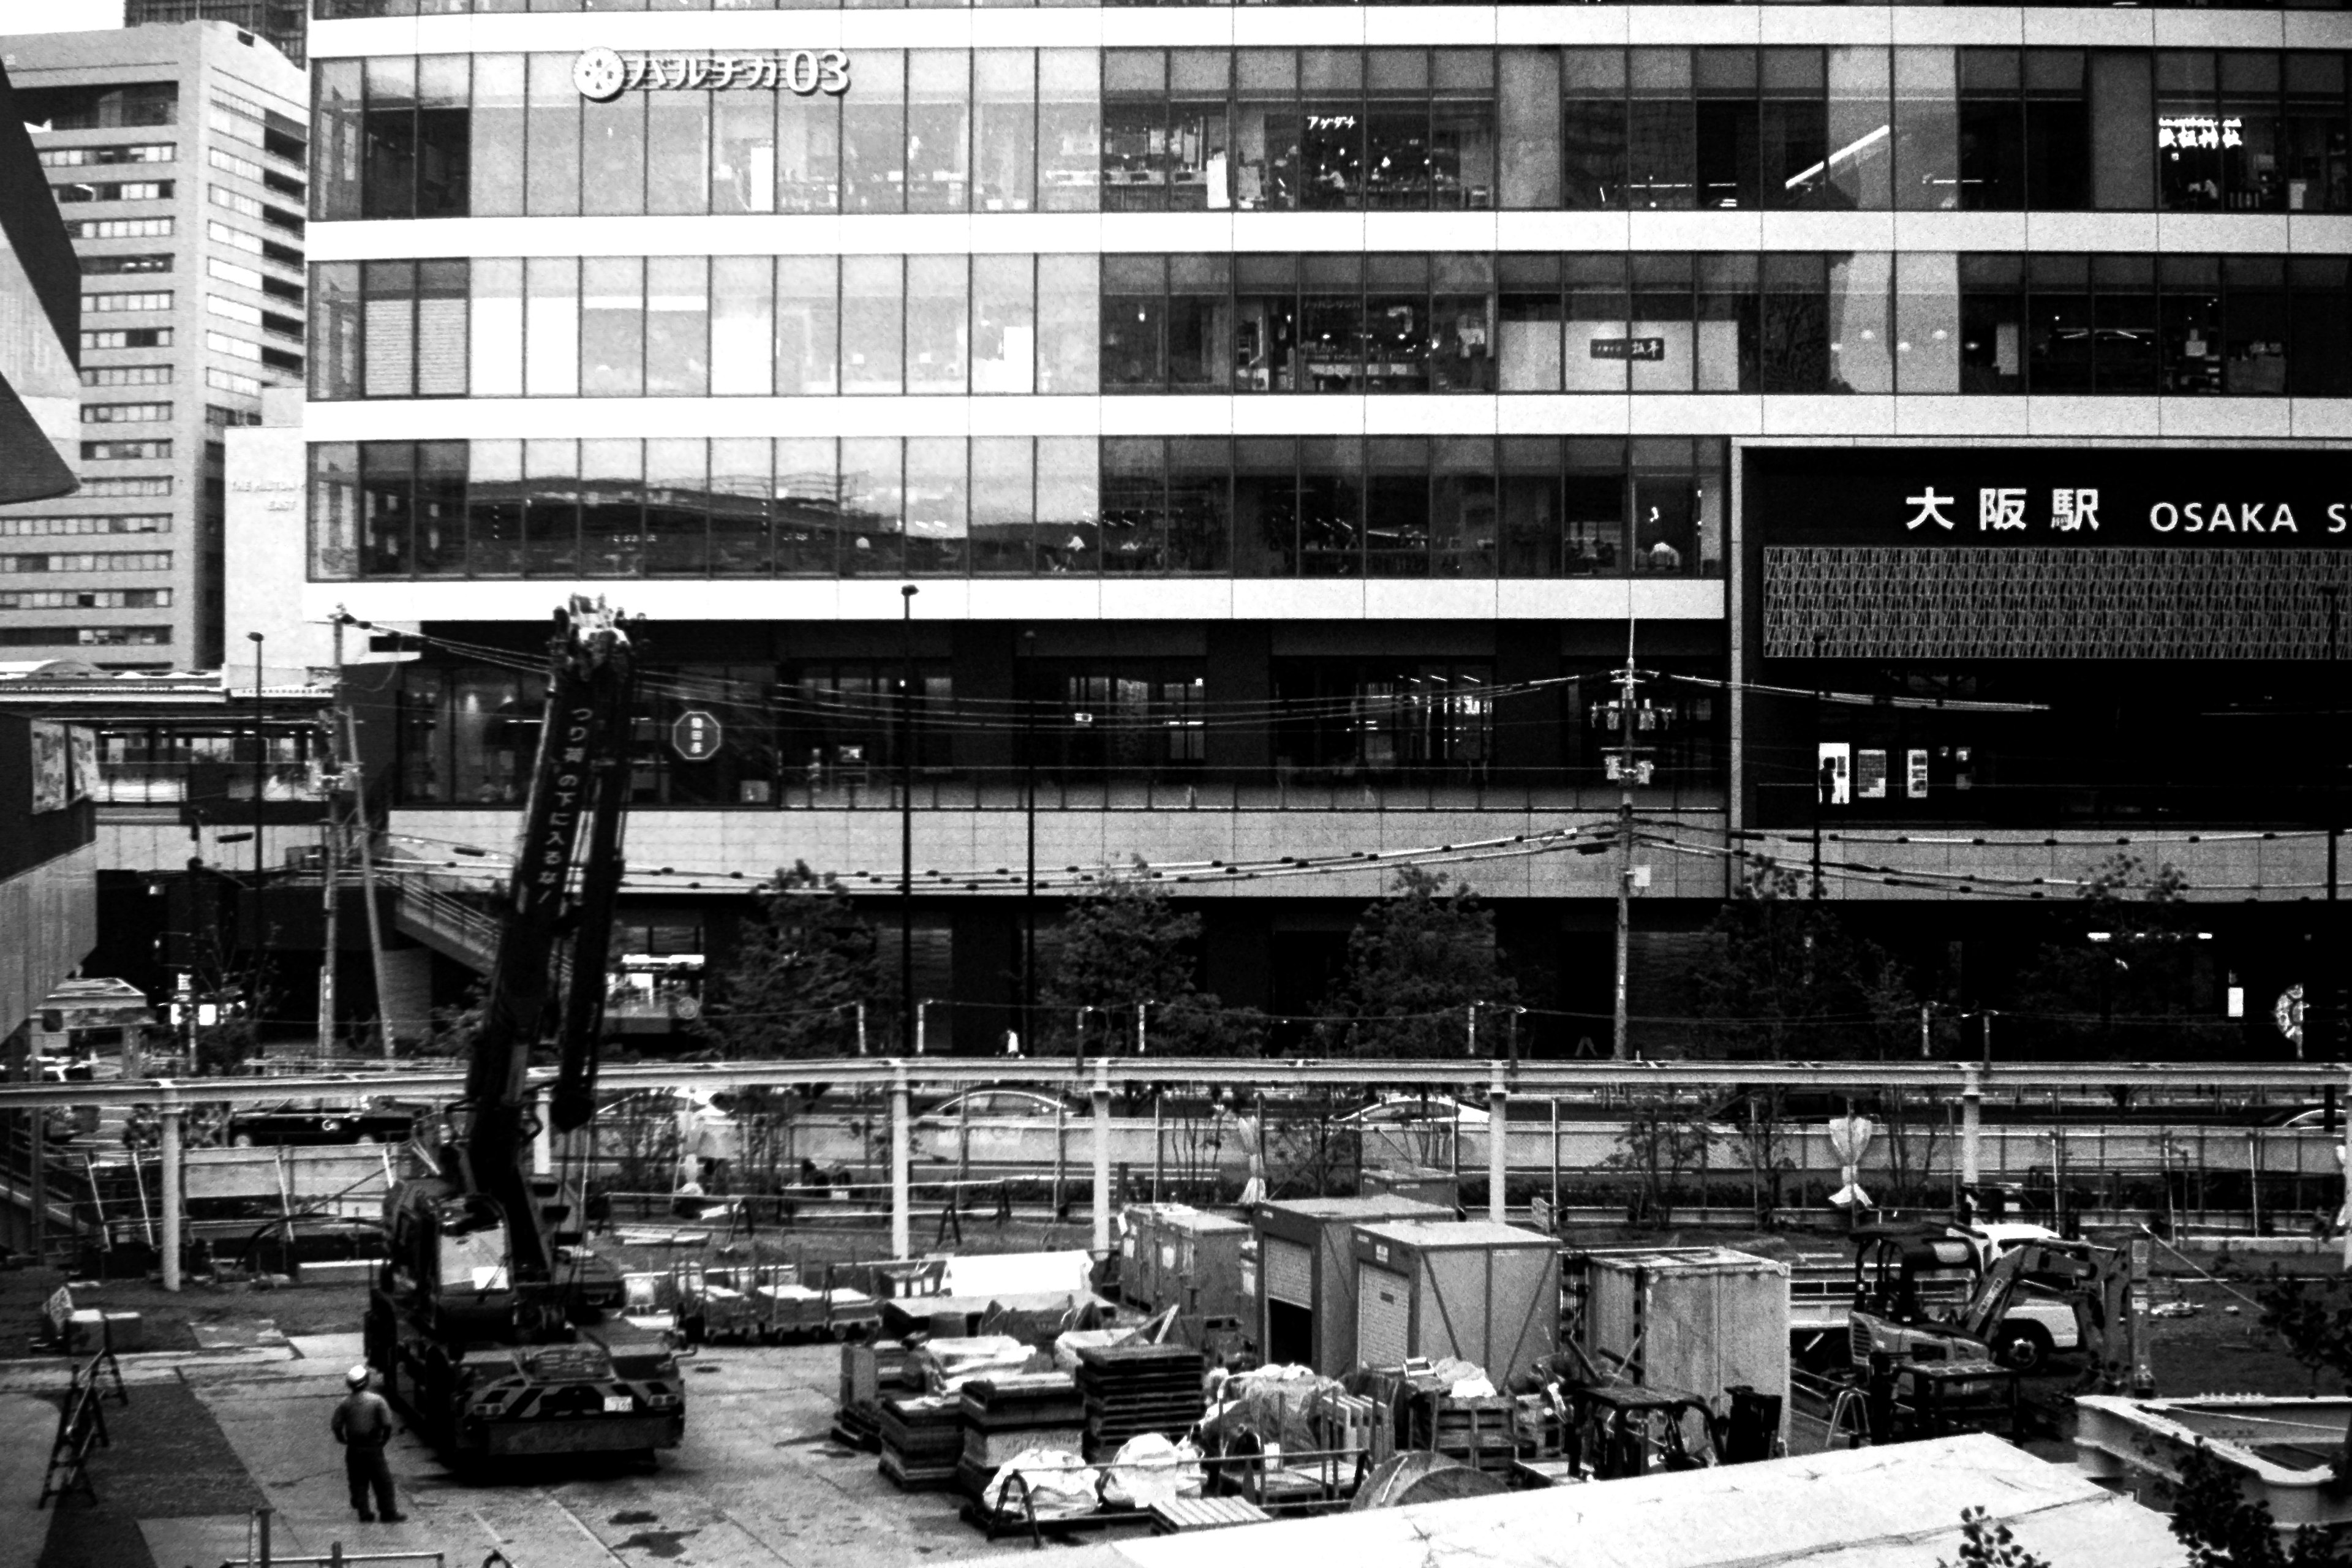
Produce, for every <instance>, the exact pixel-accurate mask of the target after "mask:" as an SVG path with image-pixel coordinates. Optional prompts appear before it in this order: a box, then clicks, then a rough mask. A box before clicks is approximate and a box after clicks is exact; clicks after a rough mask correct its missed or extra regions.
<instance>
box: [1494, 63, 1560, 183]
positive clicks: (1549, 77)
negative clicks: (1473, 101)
mask: <svg viewBox="0 0 2352 1568" xmlns="http://www.w3.org/2000/svg"><path fill="white" fill-rule="evenodd" d="M1560 103H1561V99H1560V90H1559V54H1558V53H1557V52H1555V51H1554V50H1551V49H1505V50H1504V51H1503V60H1502V93H1501V105H1502V107H1501V110H1500V113H1501V125H1502V135H1501V140H1502V158H1503V171H1502V195H1503V205H1505V206H1507V207H1528V208H1536V209H1538V210H1540V209H1543V208H1548V207H1556V206H1559V205H1560V195H1559V171H1560V142H1559V127H1560Z"/></svg>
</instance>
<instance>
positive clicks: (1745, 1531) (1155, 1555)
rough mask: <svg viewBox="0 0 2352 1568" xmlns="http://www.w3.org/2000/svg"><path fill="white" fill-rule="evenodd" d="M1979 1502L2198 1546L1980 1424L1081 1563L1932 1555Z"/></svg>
mask: <svg viewBox="0 0 2352 1568" xmlns="http://www.w3.org/2000/svg"><path fill="white" fill-rule="evenodd" d="M1970 1508H1981V1509H1983V1510H1986V1511H1987V1512H1988V1513H1989V1514H1990V1516H1991V1518H1992V1520H1993V1521H1995V1522H1997V1523H2001V1524H2006V1525H2008V1526H2009V1528H2010V1530H2011V1531H2012V1532H2013V1533H2014V1534H2015V1536H2016V1538H2017V1541H2018V1542H2019V1544H2020V1545H2021V1546H2023V1547H2025V1548H2026V1549H2027V1550H2029V1551H2031V1552H2035V1553H2037V1554H2039V1555H2041V1556H2042V1557H2045V1558H2047V1559H2049V1561H2050V1563H2051V1564H2052V1568H2099V1565H2102V1564H2105V1563H2130V1564H2132V1568H2185V1564H2186V1563H2188V1561H2189V1558H2188V1554H2187V1552H2184V1551H2183V1550H2182V1549H2181V1547H2180V1545H2179V1543H2178V1542H2175V1541H2174V1540H2173V1539H2172V1533H2171V1531H2170V1530H2169V1528H2168V1525H2167V1523H2166V1520H2165V1517H2164V1516H2163V1515H2162V1514H2159V1513H2157V1512H2155V1511H2154V1510H2150V1509H2147V1508H2143V1507H2142V1506H2140V1505H2139V1504H2138V1503H2137V1502H2134V1501H2132V1500H2129V1499H2128V1498H2124V1497H2119V1496H2117V1495H2116V1494H2115V1493H2113V1492H2110V1491H2107V1490H2105V1489H2103V1488H2101V1487H2099V1486H2098V1485H2097V1484H2095V1482H2093V1481H2091V1480H2090V1479H2087V1478H2086V1477H2084V1475H2082V1474H2081V1473H2080V1472H2079V1471H2077V1470H2075V1469H2074V1468H2073V1467H2071V1466H2066V1465H2053V1464H2051V1463H2049V1462H2047V1461H2046V1460H2042V1459H2037V1458H2034V1457H2033V1456H2032V1455H2031V1454H2028V1453H2026V1452H2025V1451H2024V1450H2023V1449H2021V1448H2016V1447H2011V1446H2010V1445H2009V1444H2007V1443H2005V1442H2003V1441H2001V1440H2000V1438H1998V1437H1994V1436H1989V1435H1987V1434H1984V1433H1975V1434H1971V1435H1969V1436H1963V1437H1945V1438H1939V1439H1937V1440H1935V1441H1932V1442H1923V1443H1898V1444H1893V1445H1890V1446H1888V1447H1879V1448H1853V1449H1842V1450H1839V1451H1836V1452H1833V1453H1826V1454H1814V1455H1808V1456H1806V1457H1803V1458H1787V1459H1773V1460H1769V1461H1767V1462H1765V1463H1762V1464H1755V1465H1728V1466H1722V1467H1718V1468H1712V1469H1705V1470H1686V1471H1682V1472H1679V1473H1668V1474H1660V1475H1654V1476H1644V1477H1642V1478H1640V1479H1634V1480H1622V1481H1599V1482H1593V1483H1591V1484H1588V1485H1584V1486H1574V1487H1557V1488H1553V1489H1550V1490H1547V1491H1528V1492H1510V1493H1507V1494H1505V1495H1503V1496H1500V1497H1486V1498H1467V1499H1463V1500H1458V1501H1454V1502H1436V1503H1423V1504H1418V1505H1416V1506H1413V1507H1410V1508H1397V1509H1381V1510H1373V1511H1370V1512H1367V1513H1345V1514H1330V1515H1326V1516H1325V1517H1323V1518H1320V1519H1310V1520H1299V1521H1286V1522H1282V1523H1276V1524H1267V1525H1256V1526H1252V1527H1249V1528H1246V1529H1239V1530H1220V1531H1215V1532H1213V1534H1209V1535H1205V1536H1185V1535H1175V1536H1163V1537H1159V1538H1156V1539H1139V1540H1135V1541H1128V1542H1118V1543H1117V1544H1115V1545H1108V1546H1105V1547H1103V1548H1101V1549H1099V1550H1098V1551H1096V1552H1087V1553H1085V1554H1083V1555H1084V1562H1083V1563H1082V1564H1081V1568H1199V1565H1201V1564H1202V1563H1204V1562H1205V1561H1207V1560H1208V1559H1209V1558H1211V1557H1213V1558H1214V1560H1215V1563H1216V1568H1297V1564H1298V1563H1347V1564H1348V1565H1349V1568H1430V1564H1433V1563H1463V1564H1468V1563H1477V1564H1480V1565H1481V1568H1732V1565H1733V1564H1739V1565H1742V1568H1752V1565H1755V1564H1760V1563H1770V1564H1772V1568H1937V1563H1950V1562H1954V1561H1956V1560H1957V1559H1958V1556H1959V1547H1960V1542H1961V1533H1960V1512H1961V1510H1963V1509H1970ZM1062 1561H1063V1562H1064V1563H1065V1564H1067V1563H1068V1559H1067V1557H1065V1558H1064V1559H1063V1560H1062Z"/></svg>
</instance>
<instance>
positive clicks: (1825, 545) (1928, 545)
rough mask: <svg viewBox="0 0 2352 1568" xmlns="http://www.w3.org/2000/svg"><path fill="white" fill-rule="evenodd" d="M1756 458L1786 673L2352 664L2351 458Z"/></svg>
mask: <svg viewBox="0 0 2352 1568" xmlns="http://www.w3.org/2000/svg"><path fill="white" fill-rule="evenodd" d="M1742 460H1743V463H1744V465H1745V467H1744V468H1743V477H1744V483H1743V485H1742V488H1741V498H1740V528H1741V532H1742V536H1743V539H1744V540H1745V541H1746V542H1747V544H1748V548H1749V549H1751V550H1753V551H1756V552H1759V553H1760V557H1761V566H1762V576H1761V581H1760V584H1759V587H1760V589H1761V592H1760V593H1759V595H1757V599H1758V602H1759V604H1760V605H1761V606H1762V611H1763V617H1762V618H1763V626H1762V633H1763V635H1762V642H1761V645H1760V651H1761V653H1762V654H1763V656H1764V657H1765V658H1840V659H1852V658H1868V659H1896V660H1901V659H1936V660H1949V659H2101V660H2116V659H2262V660H2284V659H2296V660H2302V659H2324V658H2328V657H2330V655H2331V653H2333V654H2336V655H2337V656H2339V657H2340V656H2341V655H2342V654H2344V653H2345V652H2347V651H2352V649H2347V648H2346V647H2339V646H2337V645H2338V644H2341V643H2343V642H2344V641H2345V632H2344V629H2343V627H2342V626H2341V623H2340V620H2339V618H2338V617H2337V616H2336V615H2335V614H2334V613H2333V606H2332V602H2331V599H2330V597H2329V594H2330V591H2331V590H2334V591H2336V593H2337V594H2338V595H2339V596H2340V595H2341V593H2342V591H2343V590H2345V589H2347V588H2352V463H2347V462H2346V461H2345V460H2344V458H2343V457H2342V455H2341V454H2339V453H2336V452H2319V451H2313V450H2308V449H2294V448H2284V447H2238V448H2231V449H2227V450H2221V449H2211V448H2207V449H2187V448H2179V449H2170V450H2154V449H2149V448H2147V447H1909V448H1905V447H1843V448H1824V447H1751V448H1749V449H1748V450H1747V451H1746V452H1745V453H1744V454H1743V458H1742ZM1748 560H1749V561H1750V562H1751V563H1754V562H1755V561H1756V560H1757V555H1756V554H1751V555H1749V556H1748ZM2254 606H2259V608H2258V609H2257V608H2254Z"/></svg>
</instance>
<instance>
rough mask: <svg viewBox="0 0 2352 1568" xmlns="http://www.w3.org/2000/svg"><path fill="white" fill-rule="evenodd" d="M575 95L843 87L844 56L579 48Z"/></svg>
mask: <svg viewBox="0 0 2352 1568" xmlns="http://www.w3.org/2000/svg"><path fill="white" fill-rule="evenodd" d="M572 86H574V87H576V88H578V89H580V96H581V97H583V98H585V99H588V100H592V101H593V102H596V103H609V102H610V101H612V100H614V99H616V98H618V97H620V96H621V94H623V93H625V92H657V91H682V92H701V91H711V92H725V91H728V90H730V89H735V90H739V91H761V92H792V93H797V94H799V95H800V96H801V97H803V98H806V97H808V96H809V95H810V94H812V93H819V92H822V93H826V94H829V95H831V96H833V97H835V98H838V97H840V96H841V95H842V94H843V93H845V92H847V91H848V90H849V56H848V55H847V54H845V53H844V52H843V51H842V50H840V49H780V50H778V51H777V52H775V53H773V54H766V55H647V54H622V53H621V52H619V51H618V50H616V49H604V48H596V49H584V50H583V51H581V55H580V58H578V59H577V60H575V61H573V62H572Z"/></svg>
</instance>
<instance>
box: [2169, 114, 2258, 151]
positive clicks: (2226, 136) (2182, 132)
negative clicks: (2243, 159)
mask: <svg viewBox="0 0 2352 1568" xmlns="http://www.w3.org/2000/svg"><path fill="white" fill-rule="evenodd" d="M2156 144H2157V145H2158V146H2159V147H2168V148H2171V149H2174V150H2176V151H2178V150H2179V149H2181V148H2187V147H2211V148H2217V149H2218V148H2222V147H2242V146H2244V145H2245V144H2246V122H2245V121H2244V120H2243V119H2242V118H2240V117H2239V116H2237V115H2234V114H2232V115H2231V116H2230V117H2229V118H2228V119H2226V120H2224V119H2217V118H2216V117H2214V116H2213V115H2210V114H2159V115H2158V116H2157V117H2156Z"/></svg>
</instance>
